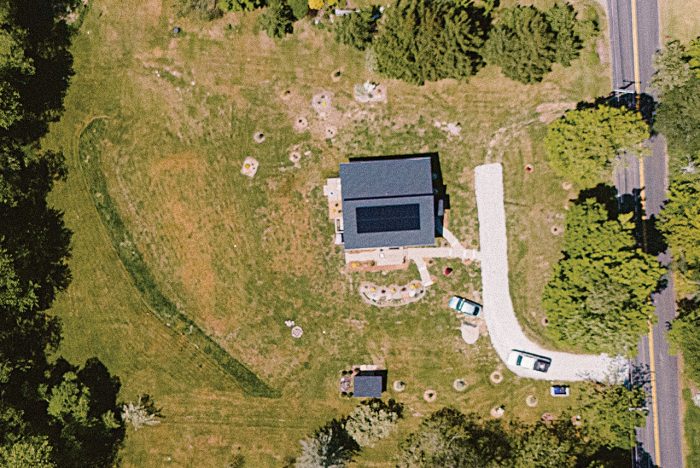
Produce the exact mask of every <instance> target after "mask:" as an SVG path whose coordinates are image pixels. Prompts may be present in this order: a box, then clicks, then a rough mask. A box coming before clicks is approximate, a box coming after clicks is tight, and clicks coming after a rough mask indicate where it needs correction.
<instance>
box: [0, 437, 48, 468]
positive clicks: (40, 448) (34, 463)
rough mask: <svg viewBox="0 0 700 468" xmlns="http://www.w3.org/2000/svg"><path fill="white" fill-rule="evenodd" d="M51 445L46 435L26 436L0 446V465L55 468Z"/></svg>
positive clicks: (13, 467) (16, 467) (22, 467)
mask: <svg viewBox="0 0 700 468" xmlns="http://www.w3.org/2000/svg"><path fill="white" fill-rule="evenodd" d="M52 452H53V447H51V444H50V443H49V441H48V439H47V438H46V437H27V438H24V439H21V440H19V441H17V442H15V443H13V444H12V445H9V446H0V465H2V466H7V467H10V468H55V467H56V466H57V465H56V464H55V463H54V462H53V459H52Z"/></svg>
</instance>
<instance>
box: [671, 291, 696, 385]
mask: <svg viewBox="0 0 700 468" xmlns="http://www.w3.org/2000/svg"><path fill="white" fill-rule="evenodd" d="M697 289H700V288H697V286H696V290H697ZM669 338H670V339H671V343H672V344H673V346H674V347H675V348H676V349H677V350H681V351H682V352H683V362H684V365H685V367H684V372H685V373H686V374H687V375H688V377H690V379H692V380H693V381H694V382H696V383H700V304H699V303H698V301H697V299H695V300H691V299H683V300H681V301H680V302H679V304H678V317H677V318H676V319H674V320H673V322H672V325H671V330H670V331H669Z"/></svg>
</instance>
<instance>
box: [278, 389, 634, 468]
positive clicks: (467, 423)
mask: <svg viewBox="0 0 700 468" xmlns="http://www.w3.org/2000/svg"><path fill="white" fill-rule="evenodd" d="M644 400H645V394H644V391H643V390H642V389H640V388H639V387H633V388H629V389H628V388H626V387H623V386H618V385H612V386H611V385H607V384H604V383H586V384H584V385H583V386H582V387H581V389H580V393H579V395H578V397H577V400H576V405H575V407H570V408H568V409H567V410H565V411H564V412H563V413H562V414H561V415H560V416H558V417H553V418H551V419H542V420H540V421H538V422H536V423H524V422H522V421H520V420H518V419H513V420H510V421H507V422H504V421H501V420H496V419H491V420H484V419H482V418H480V417H478V416H477V415H475V414H472V413H469V414H464V413H462V412H460V411H458V410H457V409H455V408H451V407H446V408H442V409H440V410H438V411H436V412H435V413H433V414H431V415H429V416H427V417H426V418H425V419H423V421H422V422H421V423H420V425H419V427H418V428H417V429H416V430H415V431H414V432H412V433H411V434H409V435H408V436H407V437H406V438H404V439H403V440H402V441H401V442H400V443H399V447H398V451H397V454H396V456H395V457H394V461H395V462H396V466H399V467H406V468H408V467H426V468H428V467H435V466H440V467H454V468H458V467H464V466H479V467H494V468H495V467H509V468H511V467H517V468H520V467H522V468H530V467H552V468H555V467H562V466H591V467H593V466H595V467H614V466H619V463H620V462H623V463H624V462H625V461H627V460H628V457H629V455H628V450H629V449H630V448H631V447H632V445H633V443H634V428H635V427H636V426H640V425H643V424H644V418H645V413H644V411H642V410H641V408H640V407H641V406H643V405H644ZM402 413H403V406H402V405H401V404H399V403H396V402H394V401H393V400H389V401H388V403H385V402H383V401H382V400H378V399H373V400H366V401H364V402H362V403H361V404H360V405H358V406H357V407H356V408H355V409H354V410H353V412H352V413H350V414H349V415H348V416H346V417H344V418H342V419H333V420H331V421H329V422H328V423H326V424H324V425H323V426H321V427H320V428H318V429H317V430H316V431H314V433H313V434H312V435H310V436H309V437H307V438H305V439H303V440H301V442H300V445H301V453H300V454H299V455H298V456H296V457H288V458H287V459H286V463H285V466H288V467H292V466H294V467H297V468H319V467H343V466H346V465H347V464H349V463H350V462H352V461H353V460H354V459H356V457H357V456H358V455H359V453H360V452H361V450H362V448H363V447H371V446H373V445H374V444H375V443H377V442H378V441H380V440H382V439H384V438H386V437H387V436H389V435H390V434H391V433H392V432H394V431H395V430H396V427H397V425H398V424H399V423H400V421H401V419H402Z"/></svg>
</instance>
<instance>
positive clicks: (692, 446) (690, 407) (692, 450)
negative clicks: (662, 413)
mask: <svg viewBox="0 0 700 468" xmlns="http://www.w3.org/2000/svg"><path fill="white" fill-rule="evenodd" d="M683 399H684V400H685V441H686V447H687V453H686V459H685V463H686V465H687V466H700V408H698V407H697V406H695V404H694V403H693V400H692V398H691V393H690V390H689V389H687V388H686V389H684V390H683Z"/></svg>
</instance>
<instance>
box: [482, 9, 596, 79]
mask: <svg viewBox="0 0 700 468" xmlns="http://www.w3.org/2000/svg"><path fill="white" fill-rule="evenodd" d="M587 24H588V23H586V22H584V23H582V22H579V21H577V19H576V10H574V8H573V7H572V6H571V5H569V4H568V3H567V4H565V5H561V4H556V5H554V6H553V7H552V8H550V9H549V10H547V11H542V10H539V9H537V8H535V7H534V6H515V7H512V8H505V9H503V10H501V11H500V14H499V15H498V19H497V21H496V25H495V26H494V27H493V29H492V30H491V31H490V33H489V39H488V41H486V45H485V47H484V57H486V60H487V61H488V62H489V63H491V64H494V65H498V66H499V67H501V70H502V71H503V74H504V75H506V76H507V77H509V78H512V79H514V80H516V81H520V82H522V83H534V82H538V81H541V80H542V78H543V77H544V75H546V74H547V73H548V72H549V71H550V70H551V69H552V65H553V64H554V63H555V62H558V63H561V64H562V65H564V66H568V65H570V64H571V61H572V60H573V59H575V58H576V57H577V56H578V54H579V50H580V49H581V47H582V46H583V38H582V32H581V31H582V30H583V29H585V27H584V26H585V25H587ZM589 29H590V28H589Z"/></svg>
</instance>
